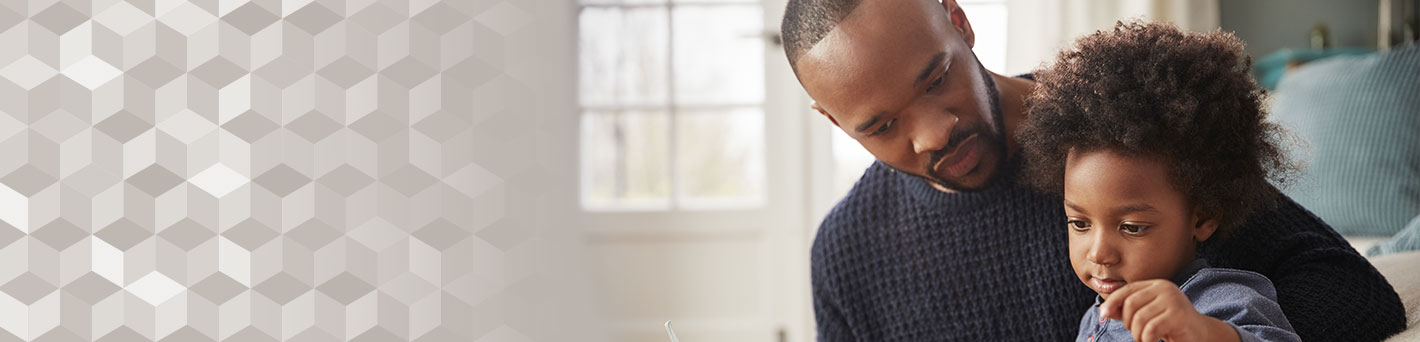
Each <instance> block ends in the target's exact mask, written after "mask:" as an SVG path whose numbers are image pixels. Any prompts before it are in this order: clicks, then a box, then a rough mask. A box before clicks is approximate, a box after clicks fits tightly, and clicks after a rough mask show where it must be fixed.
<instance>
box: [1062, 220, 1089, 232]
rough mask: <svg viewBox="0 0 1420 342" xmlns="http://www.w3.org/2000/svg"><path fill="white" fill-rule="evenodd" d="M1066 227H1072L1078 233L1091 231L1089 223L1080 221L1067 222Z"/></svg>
mask: <svg viewBox="0 0 1420 342" xmlns="http://www.w3.org/2000/svg"><path fill="white" fill-rule="evenodd" d="M1065 225H1067V226H1070V229H1074V230H1077V231H1086V230H1089V229H1090V224H1089V223H1087V222H1085V221H1080V220H1069V221H1065Z"/></svg>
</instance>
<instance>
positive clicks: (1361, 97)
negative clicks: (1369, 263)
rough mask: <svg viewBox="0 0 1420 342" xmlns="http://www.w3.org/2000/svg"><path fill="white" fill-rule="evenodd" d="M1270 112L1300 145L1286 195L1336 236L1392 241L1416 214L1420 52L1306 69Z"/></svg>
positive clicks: (1338, 60)
mask: <svg viewBox="0 0 1420 342" xmlns="http://www.w3.org/2000/svg"><path fill="white" fill-rule="evenodd" d="M1271 112H1272V119H1273V120H1274V121H1276V122H1278V123H1280V124H1282V125H1283V126H1284V127H1286V128H1288V129H1289V130H1290V131H1291V132H1292V133H1294V134H1296V136H1297V137H1298V138H1300V139H1301V140H1302V142H1303V143H1302V144H1299V145H1301V146H1299V149H1298V150H1296V151H1294V154H1293V155H1294V156H1296V157H1297V158H1298V159H1300V160H1301V161H1303V162H1304V163H1305V165H1306V169H1305V170H1303V176H1302V177H1301V178H1300V179H1298V182H1297V183H1296V184H1294V185H1293V186H1292V187H1290V188H1287V189H1285V192H1286V193H1287V195H1288V196H1291V197H1292V198H1293V199H1295V200H1296V201H1297V202H1299V203H1301V204H1302V205H1303V206H1304V207H1306V208H1307V209H1310V210H1311V211H1312V212H1314V213H1316V214H1317V216H1320V217H1321V218H1322V219H1323V220H1325V221H1326V222H1327V223H1329V224H1331V226H1332V227H1333V228H1335V229H1336V231H1338V232H1340V233H1341V234H1343V235H1347V236H1390V235H1393V234H1395V233H1396V232H1398V231H1400V230H1401V229H1402V228H1403V227H1405V225H1406V223H1407V222H1409V221H1410V220H1411V218H1414V217H1415V216H1416V215H1420V46H1416V45H1410V46H1405V47H1402V48H1397V49H1393V50H1391V51H1390V52H1386V53H1378V54H1372V55H1365V56H1339V57H1333V58H1328V59H1324V60H1320V61H1316V62H1312V63H1309V64H1306V65H1304V66H1303V67H1301V68H1298V69H1297V70H1295V71H1294V72H1292V73H1289V74H1287V76H1286V77H1284V78H1283V79H1282V82H1281V84H1280V85H1279V86H1278V90H1277V92H1276V93H1275V96H1274V98H1273V106H1272V110H1271Z"/></svg>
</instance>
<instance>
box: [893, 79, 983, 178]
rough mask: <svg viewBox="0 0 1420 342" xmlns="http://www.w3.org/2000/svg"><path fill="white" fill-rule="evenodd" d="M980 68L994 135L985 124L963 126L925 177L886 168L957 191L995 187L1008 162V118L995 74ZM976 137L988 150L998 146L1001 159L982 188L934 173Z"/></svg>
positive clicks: (932, 161) (925, 171)
mask: <svg viewBox="0 0 1420 342" xmlns="http://www.w3.org/2000/svg"><path fill="white" fill-rule="evenodd" d="M976 67H977V69H978V72H980V73H981V78H982V79H984V80H985V81H986V98H987V101H988V105H989V106H990V110H991V118H990V119H988V120H986V121H989V122H991V123H993V124H995V127H994V128H995V130H994V132H993V130H992V129H991V127H983V126H985V125H973V126H972V127H963V128H962V129H960V130H958V132H955V133H952V134H951V135H950V136H951V141H948V143H947V146H946V147H945V148H942V149H941V150H937V151H932V154H931V157H930V158H929V159H928V160H927V165H926V166H924V167H923V169H922V174H915V173H911V172H905V171H902V170H901V169H898V168H896V167H893V166H892V165H888V164H887V163H883V165H888V167H889V168H892V169H893V170H897V171H898V172H902V173H905V174H908V175H912V176H914V177H917V178H921V179H922V180H925V181H927V182H930V183H933V184H937V185H939V186H942V187H944V188H947V189H952V190H957V191H981V190H984V189H986V188H989V187H991V185H992V184H993V183H995V182H996V180H997V179H998V178H1000V174H1001V167H1000V166H1001V164H1003V163H1005V160H1006V139H1005V135H1006V124H1005V119H1004V118H1005V116H1004V115H1003V113H1002V111H1001V94H1000V92H999V91H997V90H996V81H995V80H993V79H991V74H990V73H988V72H987V71H986V67H983V66H981V61H980V60H977V62H976ZM973 135H979V136H980V137H981V139H983V140H984V141H985V143H986V145H987V148H991V147H993V145H994V147H995V148H996V150H997V152H998V153H999V154H998V158H997V160H996V165H995V166H996V167H995V168H994V169H993V170H992V172H991V175H990V176H989V177H987V178H986V181H985V182H983V183H981V185H979V186H975V187H970V186H966V185H964V184H961V183H960V182H957V181H953V180H950V179H946V178H943V177H941V176H939V175H937V173H936V172H934V170H932V167H933V166H936V165H937V162H938V161H941V160H942V158H944V157H945V156H946V154H947V153H948V152H950V151H951V150H952V149H953V148H956V147H957V146H958V145H959V144H961V142H962V141H963V140H966V138H969V137H971V136H973ZM977 169H981V166H980V165H978V166H977Z"/></svg>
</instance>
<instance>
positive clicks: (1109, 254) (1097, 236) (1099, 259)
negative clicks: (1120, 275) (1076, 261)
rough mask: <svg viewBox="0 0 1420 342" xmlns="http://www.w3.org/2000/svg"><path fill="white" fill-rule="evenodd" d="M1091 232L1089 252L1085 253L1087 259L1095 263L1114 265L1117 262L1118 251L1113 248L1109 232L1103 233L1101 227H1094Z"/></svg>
mask: <svg viewBox="0 0 1420 342" xmlns="http://www.w3.org/2000/svg"><path fill="white" fill-rule="evenodd" d="M1093 233H1094V234H1091V243H1090V249H1089V252H1088V253H1086V254H1085V257H1086V259H1087V260H1089V261H1090V262H1092V263H1095V264H1097V265H1104V266H1109V265H1114V264H1117V263H1119V253H1118V251H1117V250H1116V249H1115V248H1114V242H1113V241H1111V240H1112V239H1110V237H1109V234H1104V232H1103V231H1102V229H1096V230H1094V231H1093Z"/></svg>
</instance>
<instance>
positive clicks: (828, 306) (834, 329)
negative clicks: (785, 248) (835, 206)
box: [810, 227, 856, 342]
mask: <svg viewBox="0 0 1420 342" xmlns="http://www.w3.org/2000/svg"><path fill="white" fill-rule="evenodd" d="M823 228H824V227H820V229H823ZM823 240H824V238H823V236H822V235H820V236H819V237H818V238H816V239H814V246H813V252H812V253H813V254H812V255H811V257H810V263H811V266H810V267H811V268H812V271H810V275H811V277H812V278H813V279H812V283H813V295H814V321H816V322H817V326H818V341H821V342H825V341H855V340H856V339H855V338H854V337H853V332H852V331H851V330H849V328H848V321H847V320H846V319H844V316H843V307H842V305H840V302H839V300H841V299H842V298H841V297H840V296H838V289H837V288H835V287H834V286H833V283H834V282H833V275H832V274H830V273H831V271H830V270H831V269H833V267H832V266H831V264H830V263H831V262H833V261H832V259H829V258H827V256H826V255H825V253H824V251H823V249H824V248H825V247H824V246H823V244H825V243H826V242H825V241H823Z"/></svg>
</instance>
